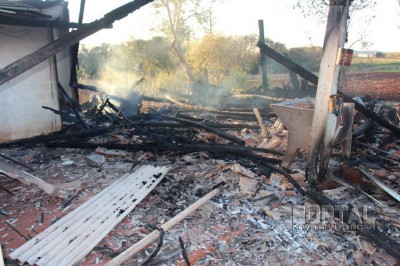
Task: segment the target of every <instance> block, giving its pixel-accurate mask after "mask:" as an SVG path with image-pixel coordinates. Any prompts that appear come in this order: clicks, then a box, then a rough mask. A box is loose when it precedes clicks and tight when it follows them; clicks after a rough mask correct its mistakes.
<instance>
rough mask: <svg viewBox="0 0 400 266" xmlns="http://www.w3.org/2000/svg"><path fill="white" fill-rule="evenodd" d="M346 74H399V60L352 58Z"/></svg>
mask: <svg viewBox="0 0 400 266" xmlns="http://www.w3.org/2000/svg"><path fill="white" fill-rule="evenodd" d="M348 72H400V58H353V60H352V62H351V66H350V67H349V68H348Z"/></svg>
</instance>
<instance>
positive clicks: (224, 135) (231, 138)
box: [163, 115, 246, 146]
mask: <svg viewBox="0 0 400 266" xmlns="http://www.w3.org/2000/svg"><path fill="white" fill-rule="evenodd" d="M163 118H165V119H167V120H172V121H175V122H178V123H182V124H186V125H190V126H193V127H197V128H202V129H204V130H206V131H208V132H212V133H214V134H215V135H217V136H219V137H221V138H223V139H226V140H229V141H231V142H233V143H236V144H238V145H242V146H244V145H245V144H246V142H245V141H244V140H242V139H239V138H237V137H235V136H233V135H231V134H228V133H226V132H224V131H222V130H219V129H216V128H214V127H210V126H207V125H205V124H202V123H199V122H195V121H191V120H187V119H182V118H178V117H173V116H168V115H164V116H163Z"/></svg>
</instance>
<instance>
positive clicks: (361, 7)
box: [294, 0, 377, 48]
mask: <svg viewBox="0 0 400 266" xmlns="http://www.w3.org/2000/svg"><path fill="white" fill-rule="evenodd" d="M329 2H330V1H329V0H296V4H295V6H294V8H298V9H300V11H301V12H302V14H303V15H304V17H306V18H309V17H312V18H317V19H319V20H320V21H321V22H322V23H325V22H326V18H327V15H328V14H327V12H328V6H329ZM350 2H351V6H350V11H349V15H350V20H349V24H348V28H349V32H350V34H351V35H352V37H353V38H352V39H353V42H352V43H351V44H350V45H349V46H350V47H351V46H352V45H353V44H355V43H360V44H361V46H362V47H364V48H365V47H367V46H368V45H369V43H368V40H367V39H366V30H367V28H368V25H369V24H370V22H371V21H372V20H373V19H374V18H375V15H374V8H375V6H376V2H377V1H376V0H352V1H350ZM352 21H356V22H357V25H358V26H360V25H364V26H365V27H364V28H362V29H360V30H359V31H358V32H355V33H354V32H352V30H354V29H353V27H352V23H351V22H352Z"/></svg>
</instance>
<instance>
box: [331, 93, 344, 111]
mask: <svg viewBox="0 0 400 266" xmlns="http://www.w3.org/2000/svg"><path fill="white" fill-rule="evenodd" d="M342 108H343V97H342V96H340V95H339V94H334V95H331V96H329V112H330V113H331V114H334V115H336V116H338V115H340V113H341V111H342Z"/></svg>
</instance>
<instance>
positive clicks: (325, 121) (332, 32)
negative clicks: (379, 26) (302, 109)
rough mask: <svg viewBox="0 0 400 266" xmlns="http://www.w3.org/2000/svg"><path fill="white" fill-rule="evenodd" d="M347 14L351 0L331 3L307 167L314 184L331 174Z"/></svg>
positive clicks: (310, 180)
mask: <svg viewBox="0 0 400 266" xmlns="http://www.w3.org/2000/svg"><path fill="white" fill-rule="evenodd" d="M348 12H349V0H330V4H329V13H328V23H327V26H326V33H325V40H324V48H323V54H322V59H321V65H320V69H319V80H318V86H317V96H316V100H315V109H314V116H313V121H312V126H311V137H310V148H309V153H308V159H307V167H306V177H307V179H308V181H309V182H311V183H312V184H313V183H315V182H316V181H317V179H318V180H322V179H323V178H324V177H326V174H327V172H328V161H329V157H330V154H331V149H332V145H333V143H332V142H333V138H334V135H335V125H336V120H337V118H338V117H337V116H336V115H335V114H333V113H330V112H329V100H330V96H331V95H334V94H336V93H337V83H338V78H339V71H340V66H339V65H337V64H336V61H337V56H338V52H339V48H343V46H344V43H345V39H346V34H347V18H348ZM302 134H308V132H302Z"/></svg>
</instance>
